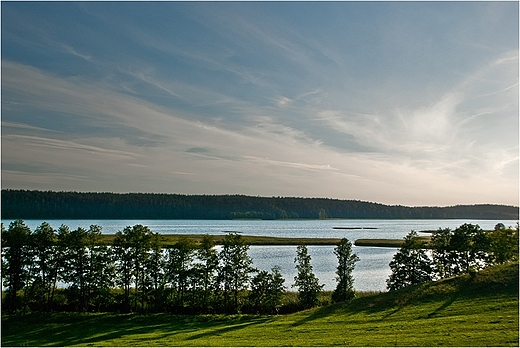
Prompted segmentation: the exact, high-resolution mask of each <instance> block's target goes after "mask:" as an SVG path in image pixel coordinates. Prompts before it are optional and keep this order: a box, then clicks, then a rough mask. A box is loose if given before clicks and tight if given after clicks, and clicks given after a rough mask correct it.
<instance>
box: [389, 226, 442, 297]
mask: <svg viewBox="0 0 520 348" xmlns="http://www.w3.org/2000/svg"><path fill="white" fill-rule="evenodd" d="M423 247H424V242H423V241H421V240H420V239H419V236H418V234H417V232H415V231H411V232H410V233H408V235H407V236H406V237H405V239H404V243H403V244H402V246H401V248H400V249H399V250H398V251H397V253H396V254H395V255H394V257H393V259H392V261H391V262H390V269H391V270H392V274H391V275H390V277H389V278H388V279H387V281H386V284H387V287H388V289H389V290H397V289H400V288H403V287H405V286H409V285H414V284H420V283H424V282H427V281H431V280H433V268H432V261H431V259H430V258H429V257H428V255H427V254H426V251H425V250H424V249H423Z"/></svg>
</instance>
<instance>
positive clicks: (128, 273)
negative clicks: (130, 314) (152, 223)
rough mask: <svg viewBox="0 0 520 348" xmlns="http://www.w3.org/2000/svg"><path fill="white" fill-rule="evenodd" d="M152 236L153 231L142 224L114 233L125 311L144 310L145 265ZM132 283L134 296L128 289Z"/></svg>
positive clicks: (146, 289) (145, 295) (148, 256)
mask: <svg viewBox="0 0 520 348" xmlns="http://www.w3.org/2000/svg"><path fill="white" fill-rule="evenodd" d="M152 236H153V232H152V231H150V229H149V228H148V227H147V226H143V225H135V226H133V227H130V226H127V227H125V228H124V229H123V231H122V232H121V231H120V232H117V233H116V237H115V239H114V243H113V245H114V255H115V256H116V259H117V266H116V267H117V274H118V278H119V279H118V283H119V284H121V285H122V286H123V287H124V299H123V301H124V306H125V310H126V311H129V310H131V309H132V308H133V309H134V310H138V309H140V310H144V306H145V301H146V298H147V295H148V294H147V291H148V288H149V285H150V283H149V282H148V280H147V272H146V271H147V269H146V266H147V264H148V259H149V258H150V254H151V249H152ZM132 283H133V285H134V294H133V295H134V296H131V291H130V289H131V286H132ZM132 297H133V298H132ZM132 300H133V306H131V304H132ZM139 306H140V308H139Z"/></svg>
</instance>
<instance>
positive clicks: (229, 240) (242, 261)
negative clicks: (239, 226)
mask: <svg viewBox="0 0 520 348" xmlns="http://www.w3.org/2000/svg"><path fill="white" fill-rule="evenodd" d="M248 250H249V245H248V244H247V243H246V242H245V241H244V240H243V238H242V237H241V236H240V235H239V234H237V233H230V234H228V235H227V236H226V237H225V238H224V241H223V245H222V250H221V252H220V254H219V259H220V262H221V265H220V268H219V275H218V277H219V283H220V284H222V287H223V295H224V308H225V309H226V310H227V311H232V312H237V311H239V309H240V306H239V293H240V291H242V290H245V289H246V288H247V285H248V282H249V278H250V273H251V272H252V271H253V270H254V269H253V268H252V267H251V265H252V264H253V260H252V259H251V257H249V255H248V253H247V252H248ZM230 295H232V296H233V298H232V302H230Z"/></svg>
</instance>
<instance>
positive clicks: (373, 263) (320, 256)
mask: <svg viewBox="0 0 520 348" xmlns="http://www.w3.org/2000/svg"><path fill="white" fill-rule="evenodd" d="M46 221H47V222H48V223H50V224H51V226H52V227H54V228H55V229H58V228H59V226H61V225H62V224H64V225H67V226H69V227H70V228H71V229H76V228H78V227H83V228H88V227H89V226H90V225H99V226H101V227H102V228H103V233H106V234H114V233H116V232H118V231H121V230H122V229H124V228H125V227H126V226H133V225H136V224H141V225H145V226H148V227H149V228H150V229H151V230H152V231H153V232H157V233H161V234H213V235H218V234H227V233H229V232H231V231H233V232H239V233H241V234H244V235H253V236H272V237H310V238H312V237H321V238H348V239H349V240H350V241H351V242H354V241H355V240H356V239H360V238H403V237H404V236H406V234H408V233H409V232H410V231H411V230H415V231H424V230H437V229H438V228H447V227H449V228H452V229H455V228H457V227H458V226H460V225H462V224H464V223H472V224H478V225H479V226H480V227H482V228H483V229H493V227H494V226H495V225H496V224H497V223H499V222H502V223H503V224H504V225H506V226H515V225H516V221H513V220H502V221H499V220H268V221H263V220H46ZM10 222H11V220H2V223H3V224H4V226H5V227H6V228H7V227H8V226H9V223H10ZM42 222H43V221H42V220H25V223H26V224H27V226H29V227H30V228H31V230H34V229H35V228H36V227H37V226H39V225H40V224H41V223H42ZM335 227H343V228H345V227H346V228H356V229H335ZM358 228H359V229H358ZM333 249H334V247H333V246H309V247H308V250H309V254H310V256H311V258H312V260H311V263H312V266H313V268H314V273H315V274H316V276H317V277H318V278H319V280H320V283H321V284H325V289H326V290H333V289H334V288H335V286H336V281H335V276H336V275H335V271H336V266H337V259H336V256H335V255H334V253H333ZM353 251H354V252H355V253H356V254H357V255H358V256H359V258H360V261H359V262H358V263H357V264H356V268H355V270H354V273H353V276H354V279H355V281H354V287H355V288H356V290H360V291H384V290H385V289H386V283H385V280H386V279H387V278H388V276H389V275H390V273H391V272H390V268H389V266H388V264H389V263H390V261H391V260H392V257H393V255H394V254H395V252H396V251H397V249H395V248H377V247H354V248H353ZM249 255H250V256H251V257H252V259H253V262H254V266H255V267H256V268H258V269H261V270H262V269H265V270H270V269H271V268H272V267H274V266H279V267H280V268H281V272H282V275H283V277H284V278H285V286H286V287H287V288H288V289H289V290H291V289H292V288H291V285H292V284H293V282H294V277H295V276H296V270H295V264H294V257H295V256H296V246H252V247H251V248H250V250H249Z"/></svg>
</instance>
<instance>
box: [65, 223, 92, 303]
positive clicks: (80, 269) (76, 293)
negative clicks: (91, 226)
mask: <svg viewBox="0 0 520 348" xmlns="http://www.w3.org/2000/svg"><path fill="white" fill-rule="evenodd" d="M58 239H59V244H60V246H61V247H62V248H63V249H62V250H63V251H64V255H63V272H62V279H63V280H64V281H65V282H66V283H68V284H69V287H68V294H69V301H70V302H71V303H72V304H73V305H74V306H75V307H76V310H78V311H86V310H87V309H88V308H87V307H88V292H89V287H88V279H87V277H88V259H89V256H88V250H87V231H86V230H85V229H84V228H81V227H78V228H77V229H76V230H73V231H70V230H69V229H68V227H64V226H62V227H61V228H60V231H59V233H58Z"/></svg>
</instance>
